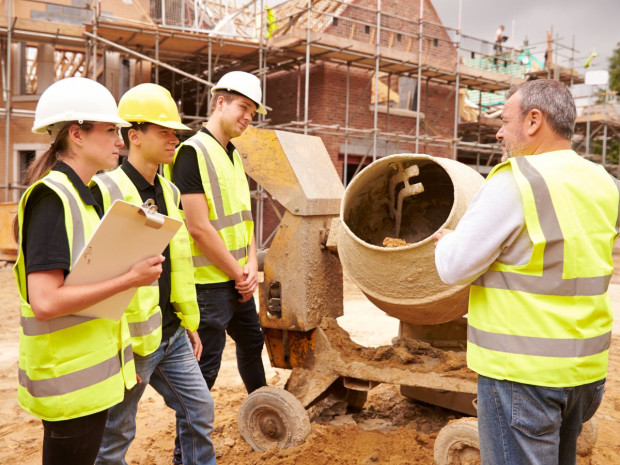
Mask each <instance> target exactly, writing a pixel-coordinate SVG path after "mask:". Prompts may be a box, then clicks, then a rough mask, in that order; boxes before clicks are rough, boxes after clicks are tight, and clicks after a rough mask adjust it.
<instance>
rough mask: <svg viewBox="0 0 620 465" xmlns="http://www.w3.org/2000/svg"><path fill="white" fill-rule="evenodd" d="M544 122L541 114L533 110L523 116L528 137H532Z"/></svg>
mask: <svg viewBox="0 0 620 465" xmlns="http://www.w3.org/2000/svg"><path fill="white" fill-rule="evenodd" d="M543 122H544V117H543V114H542V112H541V111H540V110H537V109H536V108H534V109H533V110H530V111H529V113H528V114H527V115H525V123H526V132H527V135H528V136H533V135H534V134H536V132H538V130H539V129H540V128H541V127H542V125H543Z"/></svg>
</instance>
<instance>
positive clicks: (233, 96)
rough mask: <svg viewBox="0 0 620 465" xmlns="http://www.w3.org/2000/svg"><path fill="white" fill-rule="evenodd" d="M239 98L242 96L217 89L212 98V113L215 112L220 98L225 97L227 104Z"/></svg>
mask: <svg viewBox="0 0 620 465" xmlns="http://www.w3.org/2000/svg"><path fill="white" fill-rule="evenodd" d="M239 96H241V94H238V93H237V92H229V91H227V90H224V89H217V90H216V91H215V92H213V95H212V96H211V108H210V110H211V113H213V111H214V110H215V105H216V104H217V99H218V97H224V100H226V103H230V102H232V101H233V100H234V99H236V98H237V97H239Z"/></svg>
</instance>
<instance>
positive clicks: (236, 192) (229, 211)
mask: <svg viewBox="0 0 620 465" xmlns="http://www.w3.org/2000/svg"><path fill="white" fill-rule="evenodd" d="M184 145H189V146H191V147H193V148H194V149H195V150H196V154H197V156H198V169H199V171H200V178H201V180H202V187H203V189H204V192H205V196H206V199H207V204H208V206H209V221H211V224H212V225H213V227H214V228H215V229H216V230H217V232H218V234H219V236H220V237H221V238H222V241H224V244H226V248H227V249H228V251H229V252H230V253H231V255H232V256H233V257H235V258H236V259H237V262H238V263H239V265H241V266H242V267H243V266H245V264H246V263H247V262H248V251H249V248H250V244H251V242H252V237H253V234H254V222H253V220H252V205H251V201H250V187H249V185H248V180H247V177H246V175H245V171H244V170H243V164H242V163H241V158H240V157H239V154H238V153H237V151H236V150H235V151H234V153H233V159H234V164H233V163H231V162H230V158H229V157H228V154H227V153H226V150H224V148H223V147H222V146H221V145H220V144H219V142H218V141H217V140H215V139H214V138H213V137H211V136H209V135H208V134H206V133H204V132H203V131H198V133H196V134H195V135H194V136H192V137H191V138H189V139H188V140H187V141H185V143H184ZM178 153H179V152H178V149H177V153H176V154H175V161H176V156H177V154H178ZM171 172H172V166H164V174H165V176H166V177H167V178H168V179H172V176H171ZM190 242H191V246H192V258H193V262H194V274H195V277H196V282H197V283H199V284H209V283H221V282H226V281H230V279H231V278H230V276H228V275H227V274H226V273H224V272H223V271H222V270H221V269H219V268H218V267H217V266H216V265H214V264H213V263H212V262H211V261H210V260H209V259H208V258H207V257H206V256H205V255H204V254H203V253H202V251H201V250H200V247H199V246H198V244H196V242H195V241H194V239H193V238H192V237H190Z"/></svg>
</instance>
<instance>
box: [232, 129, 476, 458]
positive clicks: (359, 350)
mask: <svg viewBox="0 0 620 465" xmlns="http://www.w3.org/2000/svg"><path fill="white" fill-rule="evenodd" d="M234 143H235V145H236V146H237V148H238V150H239V152H240V153H241V155H242V160H243V162H244V167H245V170H246V173H247V174H248V175H249V176H251V177H252V178H253V179H254V180H255V181H256V182H257V183H258V184H260V185H261V186H262V187H263V188H264V189H265V190H266V192H268V193H269V194H270V196H271V198H273V199H275V200H277V201H278V202H280V204H282V205H283V206H284V207H285V209H286V211H285V213H284V215H282V218H281V221H280V225H279V226H278V228H277V232H276V233H275V236H274V238H273V241H272V243H271V245H270V247H269V249H268V250H267V251H266V253H264V254H262V258H260V259H259V261H260V262H261V264H260V267H261V269H262V271H263V273H264V279H263V280H262V282H261V283H260V284H259V318H260V322H261V326H262V328H263V332H264V334H265V345H266V348H267V351H268V354H269V358H270V361H271V364H272V366H274V367H277V368H284V369H289V370H292V371H291V374H290V377H289V379H288V381H287V383H286V386H285V390H283V389H277V388H275V387H264V388H261V389H259V390H257V391H254V392H253V393H252V394H250V395H249V396H248V397H247V398H246V400H245V401H244V402H243V404H242V406H241V408H240V410H239V415H238V427H239V431H240V433H241V436H242V437H243V438H244V439H245V440H246V441H247V442H248V443H249V444H250V445H251V446H252V447H253V448H254V449H255V450H267V449H269V448H271V447H273V446H274V445H275V446H277V447H279V448H281V449H284V448H290V447H294V446H297V445H299V444H301V443H303V442H304V440H305V438H306V437H307V435H308V434H309V433H310V421H309V419H308V415H307V413H306V409H307V408H308V407H310V406H312V405H314V404H316V403H317V402H319V401H321V400H322V399H324V398H326V397H328V396H329V397H331V398H334V397H336V398H338V399H340V400H344V401H346V402H347V404H348V406H349V408H350V409H351V410H361V409H362V408H363V405H364V403H365V401H366V398H367V393H368V391H369V390H370V389H372V388H373V387H375V386H377V385H378V384H380V383H390V384H395V385H398V386H400V389H401V393H402V394H403V395H404V396H406V397H408V398H411V399H417V400H421V401H424V402H427V403H430V404H433V405H437V406H441V407H445V408H448V409H452V410H455V411H458V412H461V413H464V414H467V415H473V416H475V415H476V405H475V399H476V391H477V377H476V375H475V373H473V372H471V371H470V370H469V369H468V368H467V366H466V361H465V339H466V323H465V319H464V318H463V316H464V315H465V313H466V311H467V296H468V286H447V285H445V284H443V283H442V282H441V280H440V279H439V277H438V275H437V272H436V271H435V265H434V241H433V240H432V238H431V236H432V235H433V233H434V232H436V231H437V230H439V229H441V228H454V227H455V226H456V225H457V223H458V221H459V220H460V218H461V217H462V215H463V213H464V212H465V210H466V208H467V205H468V204H469V202H470V201H471V199H472V198H473V196H474V195H475V193H476V192H477V190H478V189H479V187H480V186H481V184H482V182H483V178H482V176H481V175H480V174H478V173H477V172H476V171H474V170H472V169H471V168H469V167H467V166H465V165H463V164H461V163H458V162H456V161H454V160H449V159H445V158H435V157H431V156H428V155H420V154H398V155H392V156H388V157H385V158H382V159H380V160H377V161H375V162H374V163H372V164H371V165H369V166H368V167H366V168H365V169H364V170H363V171H362V172H361V173H359V174H358V175H357V176H356V177H355V178H354V179H353V181H352V182H351V184H350V185H349V186H348V187H347V189H346V191H345V190H344V188H343V186H342V183H341V181H340V179H339V177H338V175H337V173H336V171H335V169H334V166H333V164H332V161H331V159H330V158H329V155H328V153H327V151H326V149H325V146H324V145H323V143H322V141H321V139H320V138H318V137H316V136H307V135H302V134H294V133H290V132H285V131H277V130H264V129H255V128H248V130H246V131H245V133H244V135H243V136H242V137H241V138H238V139H236V140H235V141H234ZM343 268H344V270H345V272H346V273H347V275H348V276H349V277H350V279H351V280H352V281H353V282H354V283H355V284H356V285H357V286H358V287H359V288H360V289H361V291H362V292H363V293H364V294H365V295H366V296H367V297H368V299H369V300H370V301H372V302H373V303H374V304H375V305H376V306H377V307H378V308H380V309H381V310H383V311H384V312H386V313H387V314H388V315H391V316H393V317H395V318H397V319H398V320H400V329H399V334H398V337H396V338H395V339H394V340H393V343H392V345H391V346H382V347H378V348H371V347H363V346H360V345H358V344H356V343H355V342H353V341H352V340H351V339H350V337H349V335H348V333H347V332H346V331H344V330H343V329H342V328H341V327H340V326H339V325H338V322H337V321H336V318H338V317H339V316H341V315H342V314H343ZM477 454H478V444H477V426H476V420H475V418H473V419H472V418H463V419H460V420H456V421H453V422H451V423H449V424H448V425H446V427H444V429H442V431H440V433H439V435H438V437H437V440H436V442H435V461H436V464H437V465H444V464H459V463H465V462H466V461H467V463H473V462H470V461H469V460H471V458H472V456H476V455H477Z"/></svg>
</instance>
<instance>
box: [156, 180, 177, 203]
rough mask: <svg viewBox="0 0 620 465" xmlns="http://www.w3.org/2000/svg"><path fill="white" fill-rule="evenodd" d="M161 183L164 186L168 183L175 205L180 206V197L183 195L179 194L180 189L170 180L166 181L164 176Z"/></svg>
mask: <svg viewBox="0 0 620 465" xmlns="http://www.w3.org/2000/svg"><path fill="white" fill-rule="evenodd" d="M159 179H160V181H161V183H162V184H164V183H166V185H167V186H168V187H169V188H170V190H171V191H172V198H173V199H174V204H175V205H176V206H178V205H179V196H180V195H181V193H180V192H179V188H178V187H177V186H175V185H174V184H173V183H172V181H170V180H169V179H166V178H164V177H162V176H160V177H159Z"/></svg>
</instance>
